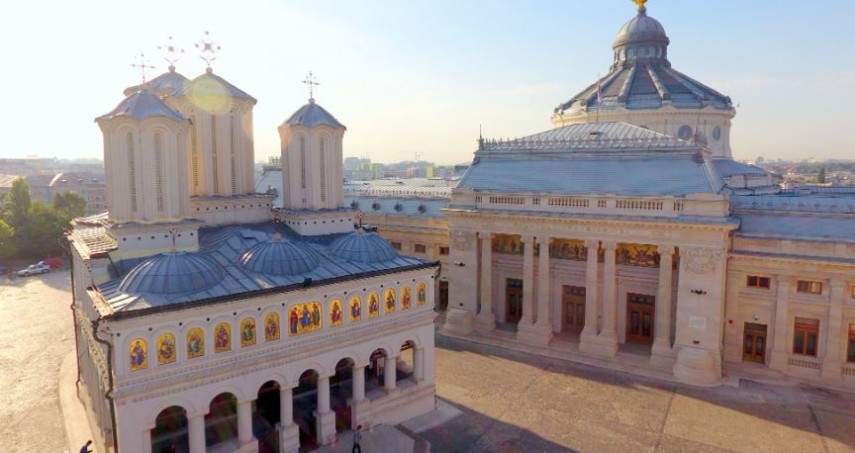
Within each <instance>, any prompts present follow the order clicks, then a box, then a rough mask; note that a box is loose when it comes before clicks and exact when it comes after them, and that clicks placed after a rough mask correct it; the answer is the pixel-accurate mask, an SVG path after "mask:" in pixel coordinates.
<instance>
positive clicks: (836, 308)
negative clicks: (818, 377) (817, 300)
mask: <svg viewBox="0 0 855 453" xmlns="http://www.w3.org/2000/svg"><path fill="white" fill-rule="evenodd" d="M829 287H830V290H831V294H830V303H831V305H830V306H829V307H828V328H827V329H826V334H825V352H824V353H823V355H822V356H823V361H822V377H823V378H824V379H834V380H840V379H842V378H843V360H844V358H843V353H842V352H841V350H840V342H841V335H842V334H843V303H844V300H845V298H846V284H845V282H843V281H841V280H832V281H831V284H830V285H829ZM820 329H822V325H820ZM846 333H847V334H848V331H847V332H846Z"/></svg>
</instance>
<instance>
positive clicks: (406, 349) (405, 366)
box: [396, 341, 417, 386]
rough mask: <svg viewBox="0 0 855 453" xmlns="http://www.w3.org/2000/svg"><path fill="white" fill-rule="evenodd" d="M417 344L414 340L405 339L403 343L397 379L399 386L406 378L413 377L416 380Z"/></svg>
mask: <svg viewBox="0 0 855 453" xmlns="http://www.w3.org/2000/svg"><path fill="white" fill-rule="evenodd" d="M415 351H416V345H415V343H413V342H412V341H405V342H404V344H402V345H401V353H400V354H398V361H397V366H396V368H397V370H396V372H397V375H396V377H397V379H396V382H397V383H398V386H400V385H401V383H402V382H403V381H404V380H405V379H411V380H412V381H413V382H415V371H416V366H417V365H416V360H415Z"/></svg>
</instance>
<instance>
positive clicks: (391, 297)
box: [383, 288, 395, 313]
mask: <svg viewBox="0 0 855 453" xmlns="http://www.w3.org/2000/svg"><path fill="white" fill-rule="evenodd" d="M383 313H395V290H394V289H392V288H389V289H387V290H386V292H385V293H383Z"/></svg>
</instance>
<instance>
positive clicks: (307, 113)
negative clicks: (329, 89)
mask: <svg viewBox="0 0 855 453" xmlns="http://www.w3.org/2000/svg"><path fill="white" fill-rule="evenodd" d="M282 125H283V126H284V125H289V126H305V127H315V126H321V125H326V126H331V127H333V128H336V129H339V128H340V129H347V128H346V127H344V125H343V124H341V123H340V122H339V121H338V120H337V119H335V117H334V116H332V114H331V113H330V112H327V111H326V110H325V109H324V108H323V107H321V106H320V105H318V104H316V103H315V100H314V99H309V103H308V104H306V105H304V106H302V107H300V108H299V109H297V111H296V112H294V113H293V114H291V116H290V117H288V119H287V120H285V122H284V123H282Z"/></svg>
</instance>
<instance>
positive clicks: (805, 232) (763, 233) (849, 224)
mask: <svg viewBox="0 0 855 453" xmlns="http://www.w3.org/2000/svg"><path fill="white" fill-rule="evenodd" d="M741 217H742V222H741V227H740V229H739V231H738V232H737V234H738V235H740V236H747V237H767V238H774V239H793V240H815V241H829V240H830V241H835V242H840V241H855V228H853V225H855V217H853V216H846V217H843V216H838V217H833V216H828V215H824V216H816V215H810V214H806V213H794V212H790V213H779V214H772V213H769V214H763V213H751V214H743V215H742V216H741Z"/></svg>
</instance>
